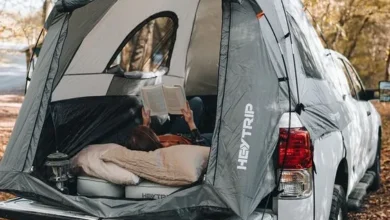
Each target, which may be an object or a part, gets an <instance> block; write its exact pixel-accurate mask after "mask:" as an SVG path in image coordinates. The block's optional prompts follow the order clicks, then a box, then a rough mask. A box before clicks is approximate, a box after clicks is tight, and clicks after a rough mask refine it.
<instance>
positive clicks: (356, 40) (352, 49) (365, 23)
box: [344, 12, 373, 59]
mask: <svg viewBox="0 0 390 220" xmlns="http://www.w3.org/2000/svg"><path fill="white" fill-rule="evenodd" d="M372 14H373V13H372V12H371V13H370V14H368V15H367V16H366V17H365V18H364V20H363V22H362V25H361V26H360V28H359V30H358V31H357V32H356V33H355V35H354V37H353V40H352V45H351V47H350V48H349V50H348V52H345V53H344V54H346V57H347V58H348V59H351V57H352V54H353V52H354V51H355V49H356V46H357V43H358V40H359V36H360V34H361V33H362V31H363V30H364V28H365V27H366V25H367V24H368V21H369V20H370V16H371V15H372Z"/></svg>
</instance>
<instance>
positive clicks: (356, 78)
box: [344, 61, 364, 96]
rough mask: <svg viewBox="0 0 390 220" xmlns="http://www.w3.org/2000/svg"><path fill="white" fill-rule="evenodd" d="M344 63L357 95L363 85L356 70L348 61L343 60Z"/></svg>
mask: <svg viewBox="0 0 390 220" xmlns="http://www.w3.org/2000/svg"><path fill="white" fill-rule="evenodd" d="M344 63H345V65H346V67H347V69H348V72H349V75H350V76H351V79H352V83H353V85H354V87H355V91H356V92H357V94H358V96H359V94H361V93H362V92H364V87H363V84H362V82H361V80H360V78H359V75H358V73H357V72H356V70H355V69H354V68H353V67H352V66H351V64H349V63H348V62H345V61H344Z"/></svg>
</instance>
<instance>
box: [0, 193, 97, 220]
mask: <svg viewBox="0 0 390 220" xmlns="http://www.w3.org/2000/svg"><path fill="white" fill-rule="evenodd" d="M0 217H2V218H8V219H76V220H77V219H79V220H97V219H98V218H96V217H92V216H87V215H85V214H83V213H81V212H76V211H71V210H64V209H61V208H57V207H54V206H48V205H43V204H40V203H37V202H34V201H31V200H28V199H22V198H16V199H11V200H8V201H5V202H0Z"/></svg>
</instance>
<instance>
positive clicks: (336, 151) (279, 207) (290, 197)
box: [0, 50, 382, 220]
mask: <svg viewBox="0 0 390 220" xmlns="http://www.w3.org/2000/svg"><path fill="white" fill-rule="evenodd" d="M324 59H327V61H328V64H329V67H330V69H331V70H332V71H335V72H334V73H333V74H334V75H333V77H331V79H332V82H330V83H333V84H336V85H340V86H338V87H337V88H338V90H339V91H338V93H339V94H340V95H341V97H342V99H343V100H344V102H346V103H347V106H348V108H349V109H348V111H349V114H350V115H351V116H352V118H353V120H352V121H351V123H350V124H349V125H348V126H347V127H346V128H345V129H344V130H343V131H342V132H333V133H329V134H327V135H325V136H323V137H321V138H320V139H319V140H317V141H315V142H314V143H312V145H313V149H314V151H313V152H314V155H313V164H314V165H315V171H316V172H308V171H307V169H288V167H287V168H286V169H284V170H283V175H282V176H281V184H280V189H284V192H283V193H281V194H280V195H279V196H275V197H274V198H273V199H272V200H273V202H272V203H273V204H274V205H273V206H272V208H271V209H267V210H264V209H261V208H260V209H257V210H256V211H255V212H254V213H253V214H252V216H251V217H250V219H258V220H260V219H279V220H283V219H288V220H294V219H296V220H298V219H302V216H307V217H305V219H313V215H315V216H316V217H315V219H331V220H335V219H346V218H347V211H348V210H358V209H359V207H360V206H361V203H362V199H363V197H364V196H365V194H366V193H367V191H368V190H377V189H378V188H379V187H380V151H381V134H382V132H381V129H382V125H381V118H380V115H379V114H378V112H377V111H376V109H375V107H374V106H373V105H372V104H371V102H370V101H369V98H372V92H370V91H367V90H365V87H364V85H363V83H362V81H361V80H360V78H359V75H358V74H357V72H356V71H355V69H354V68H353V66H352V65H351V64H350V62H349V61H348V60H347V59H346V58H345V57H343V56H342V55H340V54H338V53H337V52H334V51H330V50H327V51H326V54H325V55H324ZM330 117H335V118H337V117H338V116H337V115H334V116H330ZM290 123H291V128H292V129H296V131H295V132H293V133H292V134H291V139H292V140H294V139H295V138H299V137H300V136H306V135H307V136H308V135H310V134H309V133H308V132H307V131H306V130H304V128H303V125H302V123H301V122H300V120H299V118H298V115H297V114H296V113H292V114H291V122H290ZM288 127H289V114H287V113H285V114H284V115H283V116H282V118H281V119H280V122H279V129H280V131H281V132H280V135H281V136H282V135H283V130H285V129H288ZM345 143H349V144H345ZM279 150H280V151H282V150H283V148H279ZM279 153H283V152H279ZM299 162H300V161H288V162H287V164H290V165H294V163H299ZM293 175H297V176H299V177H300V179H299V181H300V183H303V184H302V186H303V189H301V190H299V189H295V188H293V187H292V188H288V186H293V184H296V182H294V181H296V180H294V179H292V178H289V177H291V176H293ZM312 175H314V176H312ZM263 208H264V207H263ZM297 210H299V212H297ZM263 215H264V216H263ZM0 216H2V217H6V218H15V219H34V218H37V217H39V219H98V218H96V217H93V216H88V215H86V214H85V213H82V212H79V211H72V210H64V209H63V208H59V207H55V206H49V205H43V204H40V203H38V202H34V201H31V200H28V199H23V198H16V199H12V200H9V201H5V202H1V203H0ZM230 219H231V220H232V219H233V218H230ZM237 219H238V218H237Z"/></svg>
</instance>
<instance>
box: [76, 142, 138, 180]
mask: <svg viewBox="0 0 390 220" xmlns="http://www.w3.org/2000/svg"><path fill="white" fill-rule="evenodd" d="M118 148H123V147H122V146H120V145H117V144H101V145H90V146H88V147H86V148H84V149H83V150H82V151H80V152H79V153H78V154H77V155H76V156H74V157H73V158H72V159H71V170H73V172H75V173H76V174H86V175H88V176H92V177H96V178H99V179H103V180H107V181H109V182H112V183H115V184H119V185H137V184H138V183H139V182H140V178H139V177H138V176H136V175H134V174H133V173H132V172H130V171H128V170H126V169H124V168H122V167H120V166H118V165H116V164H114V163H111V162H104V161H103V160H101V159H100V157H101V156H102V155H103V154H104V153H106V152H107V151H109V150H114V149H118Z"/></svg>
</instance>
